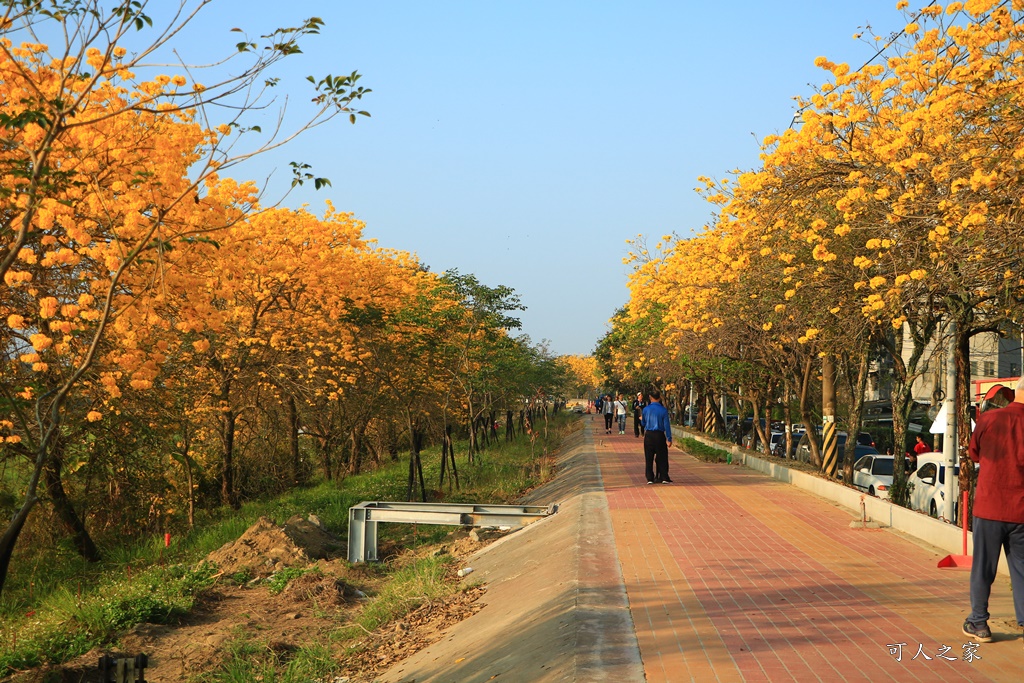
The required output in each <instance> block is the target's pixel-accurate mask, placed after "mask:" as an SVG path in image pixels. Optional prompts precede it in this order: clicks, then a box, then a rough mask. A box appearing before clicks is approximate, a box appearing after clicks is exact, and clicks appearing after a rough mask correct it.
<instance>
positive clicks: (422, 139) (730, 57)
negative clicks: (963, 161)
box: [154, 0, 916, 354]
mask: <svg viewBox="0 0 1024 683" xmlns="http://www.w3.org/2000/svg"><path fill="white" fill-rule="evenodd" d="M162 1H163V0H161V2H162ZM168 4H170V3H168ZM914 8H916V5H915V6H912V9H914ZM311 16H318V17H321V18H322V19H323V20H324V21H325V22H326V25H325V27H324V29H323V31H322V33H321V35H320V36H314V37H311V38H309V39H308V40H307V41H306V42H305V43H304V45H303V51H304V54H303V55H301V56H299V57H297V58H294V59H289V60H286V61H287V63H288V64H287V68H286V69H283V70H282V71H281V72H280V73H279V74H278V75H280V76H281V78H282V83H281V85H280V86H279V88H278V90H279V91H281V94H282V95H284V94H286V93H287V94H288V95H289V107H290V110H291V111H292V112H293V113H296V110H301V108H302V103H303V101H308V94H307V93H308V90H307V88H306V87H305V86H308V85H309V84H308V83H306V82H305V81H304V78H305V76H306V75H324V74H327V73H333V74H344V73H349V72H351V71H354V70H358V71H359V72H360V73H361V74H363V80H362V81H361V83H362V84H363V85H365V86H366V87H369V88H372V89H373V93H371V94H370V95H368V96H367V98H366V99H364V101H363V103H362V106H363V108H365V109H367V110H369V111H370V112H371V114H372V118H371V119H362V120H360V121H359V122H358V124H357V125H355V126H352V125H350V124H348V123H347V121H341V120H340V119H339V120H336V121H334V122H332V123H331V124H329V125H328V126H326V127H321V128H318V129H316V130H315V131H313V132H311V133H308V134H307V135H305V136H304V137H302V138H300V139H299V140H297V141H296V142H294V143H292V144H290V145H289V146H288V147H287V148H286V149H283V150H281V151H279V152H275V153H273V154H271V155H268V156H266V157H263V158H260V159H259V160H256V161H254V162H252V163H251V164H249V165H248V166H243V167H240V168H238V169H237V170H236V171H235V172H234V174H233V175H234V176H235V177H236V178H243V177H249V178H253V179H263V178H265V177H266V176H267V175H268V174H269V173H271V172H272V171H274V177H273V179H272V180H271V183H270V195H271V196H273V195H274V194H275V193H276V194H277V195H280V193H281V192H282V191H283V190H284V189H285V188H286V186H287V180H288V174H287V171H286V169H287V165H288V162H289V161H293V160H296V161H302V162H305V163H308V164H311V165H312V166H313V168H314V170H315V171H316V174H317V175H319V176H325V177H327V178H329V179H330V180H331V183H332V186H331V187H330V188H327V189H326V190H321V191H320V192H314V191H313V190H312V189H311V188H310V189H307V188H305V187H303V188H299V191H297V192H294V193H293V194H292V195H290V196H289V197H288V198H287V199H286V202H285V203H286V204H287V205H290V206H299V205H301V204H303V203H308V204H309V205H310V208H311V209H313V210H316V211H320V210H321V207H322V206H323V200H324V199H327V198H329V199H331V200H332V201H333V202H334V203H335V205H336V206H337V207H338V208H339V209H341V210H345V211H351V212H353V213H354V214H355V215H356V217H357V218H359V219H361V220H363V221H365V223H366V234H367V236H368V237H372V238H375V239H377V240H378V241H379V243H380V244H381V245H382V246H386V247H393V248H397V249H404V250H408V251H412V252H416V253H417V254H418V256H419V258H420V259H421V261H423V262H424V263H426V264H427V265H429V266H430V267H431V269H432V270H434V271H443V270H446V269H448V268H458V269H459V270H460V271H461V272H463V273H474V274H476V275H477V276H478V277H479V278H480V280H481V281H482V282H484V283H485V284H488V285H491V286H495V285H499V284H500V285H508V286H510V287H513V288H514V289H515V290H516V291H517V293H518V294H519V295H520V297H521V298H522V301H523V303H524V304H525V305H526V306H527V308H528V310H527V311H525V312H523V314H522V316H521V317H522V321H523V331H524V332H526V333H527V334H529V335H530V336H531V338H532V339H533V340H534V341H540V340H541V339H548V340H550V344H551V350H552V351H554V352H555V353H558V354H564V353H578V354H583V353H589V352H590V351H592V350H593V348H594V345H595V344H596V342H597V340H598V339H599V338H600V337H601V336H602V335H603V334H604V333H605V332H606V331H607V322H608V319H609V318H610V317H611V315H612V314H613V313H614V311H615V309H616V308H617V307H619V306H621V305H623V304H624V303H625V302H626V300H627V299H628V291H627V290H626V287H625V283H626V278H627V275H628V272H629V271H628V267H627V266H624V265H623V264H622V258H623V257H624V256H625V255H626V254H627V252H628V249H629V247H628V245H627V244H626V240H627V239H629V238H631V237H634V236H636V235H638V234H643V235H647V236H651V237H652V238H654V239H657V238H658V237H660V236H661V235H663V234H667V233H672V232H675V233H677V234H679V235H681V236H688V235H691V234H693V232H694V231H697V230H699V229H700V228H701V227H702V226H703V225H704V224H705V223H706V222H707V221H708V220H709V217H710V215H711V208H710V207H709V205H707V204H705V203H704V202H703V200H701V199H700V197H699V196H698V195H697V194H696V193H695V192H694V191H693V188H694V187H696V185H697V181H696V178H697V176H699V175H710V176H722V175H725V174H727V173H728V172H729V171H730V170H732V169H735V168H740V169H748V168H752V167H754V166H756V165H757V162H758V158H757V157H758V146H757V140H760V139H762V138H763V137H764V136H765V135H768V134H770V133H774V132H778V131H780V130H782V129H784V128H786V127H787V126H788V125H789V123H790V121H791V119H792V116H793V111H794V105H793V100H792V97H793V96H795V95H799V94H804V95H806V94H808V93H809V92H811V87H810V85H809V84H818V83H821V82H822V81H823V80H824V78H823V77H824V72H822V71H820V70H819V69H816V68H815V67H814V66H813V61H814V58H815V57H817V56H819V55H824V56H827V57H829V58H830V59H831V60H832V61H835V62H842V61H847V62H850V64H851V66H852V67H857V66H860V65H861V64H862V63H863V62H864V61H866V60H867V59H868V58H869V57H870V56H871V55H872V54H873V49H872V48H870V47H869V46H868V45H865V44H864V43H863V42H860V41H856V40H854V39H853V38H852V36H853V34H854V33H858V32H860V30H861V28H859V27H863V26H864V25H865V24H870V25H871V26H872V27H873V28H874V30H875V32H876V33H878V34H882V35H886V34H888V33H890V32H892V31H898V30H900V29H901V28H902V27H903V26H904V24H905V23H906V21H905V19H904V17H903V15H902V14H901V13H900V12H897V11H896V10H895V0H859V1H858V2H825V1H816V2H812V1H810V0H804V1H797V0H792V1H790V0H778V1H776V2H771V3H768V2H754V1H741V0H737V1H734V2H732V3H728V4H720V3H711V2H690V1H687V2H642V1H641V2H635V1H634V2H628V3H627V2H600V1H592V2H578V1H573V2H559V1H556V0H548V1H547V2H537V1H530V0H521V1H517V2H511V1H506V2H496V1H493V0H492V1H484V0H477V1H475V2H468V1H466V2H429V3H427V2H361V3H348V2H339V1H334V0H332V1H330V2H324V1H319V2H312V1H309V0H291V2H268V1H266V0H245V1H242V0H217V2H215V3H214V4H213V5H212V6H211V7H209V8H207V9H204V10H203V11H202V13H201V14H200V16H199V18H198V20H197V21H196V22H195V24H194V25H193V26H192V27H190V29H189V31H187V32H185V33H184V34H183V35H182V36H181V37H180V39H179V40H178V41H177V42H176V45H177V46H178V49H179V52H180V53H181V54H182V55H183V56H188V55H190V54H194V55H203V54H204V51H206V50H210V49H213V48H214V47H217V46H220V45H223V46H225V48H229V47H230V46H231V45H234V43H235V42H237V40H238V34H237V33H230V32H229V30H230V29H231V28H232V27H241V28H244V29H246V30H247V31H248V32H249V33H250V34H251V35H257V34H259V33H265V32H269V31H270V30H272V29H273V28H276V27H278V26H283V25H291V24H294V23H295V22H296V21H298V20H301V19H305V18H308V17H311ZM154 17H156V15H154ZM263 127H264V130H266V129H267V126H266V125H264V126H263ZM275 169H276V171H275Z"/></svg>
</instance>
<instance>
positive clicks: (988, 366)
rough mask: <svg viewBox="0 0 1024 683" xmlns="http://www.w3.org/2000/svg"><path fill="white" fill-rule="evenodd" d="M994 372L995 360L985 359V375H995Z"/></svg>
mask: <svg viewBox="0 0 1024 683" xmlns="http://www.w3.org/2000/svg"><path fill="white" fill-rule="evenodd" d="M995 374H996V362H995V361H994V360H987V361H985V376H986V377H995Z"/></svg>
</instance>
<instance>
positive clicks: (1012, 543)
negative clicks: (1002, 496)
mask: <svg viewBox="0 0 1024 683" xmlns="http://www.w3.org/2000/svg"><path fill="white" fill-rule="evenodd" d="M1000 550H1002V551H1004V552H1005V553H1006V563H1007V566H1009V568H1010V587H1011V588H1012V590H1013V609H1014V611H1015V612H1016V613H1017V623H1018V624H1021V625H1024V524H1014V523H1013V522H997V521H994V520H991V519H982V518H981V517H975V518H974V560H973V561H972V563H971V614H970V616H969V617H967V621H969V622H971V623H972V624H983V623H985V622H987V621H988V618H989V613H988V598H989V595H991V593H992V582H993V581H995V578H996V568H997V567H998V566H999V551H1000Z"/></svg>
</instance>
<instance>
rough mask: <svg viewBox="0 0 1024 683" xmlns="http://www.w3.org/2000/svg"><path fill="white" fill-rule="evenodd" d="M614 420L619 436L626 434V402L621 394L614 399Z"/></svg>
mask: <svg viewBox="0 0 1024 683" xmlns="http://www.w3.org/2000/svg"><path fill="white" fill-rule="evenodd" d="M615 420H616V421H617V422H618V423H619V434H625V433H626V402H625V401H623V400H622V394H619V395H618V396H616V397H615Z"/></svg>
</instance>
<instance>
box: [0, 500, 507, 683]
mask: <svg viewBox="0 0 1024 683" xmlns="http://www.w3.org/2000/svg"><path fill="white" fill-rule="evenodd" d="M500 535H501V534H496V533H472V534H467V533H466V532H465V531H462V530H458V531H455V532H453V533H452V534H451V535H450V536H449V539H448V540H447V541H446V543H445V544H444V545H442V546H441V547H436V546H435V547H431V548H421V549H420V550H419V551H418V552H417V553H416V554H417V555H422V554H425V553H450V554H452V555H453V556H455V557H457V558H461V557H465V556H467V555H469V554H471V553H472V552H474V551H475V550H477V549H478V548H480V547H481V546H482V545H483V544H485V543H487V542H489V541H490V540H493V539H494V538H496V537H498V536H500ZM380 552H381V554H382V556H385V557H386V556H388V555H389V554H390V555H391V556H392V558H394V561H397V562H401V561H402V558H401V557H396V555H397V554H398V552H399V550H398V549H397V548H395V547H390V548H389V547H386V546H383V544H382V547H381V548H380ZM407 554H409V555H410V556H411V553H407ZM343 556H344V544H343V543H342V542H341V541H340V539H338V538H337V537H335V536H333V535H331V534H330V533H328V532H327V531H325V530H324V529H322V528H321V527H320V526H319V522H318V521H317V520H316V519H315V518H311V519H303V518H301V517H293V518H292V519H290V520H288V522H287V523H286V524H285V525H284V526H283V527H279V526H277V525H275V524H274V523H273V522H272V521H271V520H269V519H266V518H262V519H260V520H259V521H258V522H257V523H256V524H255V525H253V526H252V527H251V528H250V529H248V530H247V531H246V532H245V533H244V534H243V535H242V536H241V537H240V538H239V539H238V540H237V541H235V542H234V543H230V544H227V545H225V546H224V547H222V548H220V549H218V550H216V551H215V552H213V553H211V554H210V555H209V556H208V557H207V560H209V561H211V562H215V563H217V565H218V568H219V574H218V576H219V577H220V580H219V581H218V583H217V584H216V585H215V586H214V587H213V588H211V589H209V590H208V591H207V592H205V593H204V594H203V595H202V596H201V600H200V602H199V604H198V606H197V608H196V609H195V610H194V611H193V612H192V613H191V614H190V615H189V616H188V617H186V618H185V619H184V620H182V621H181V622H180V623H178V624H175V625H157V624H140V625H139V626H137V627H135V628H134V629H133V630H132V631H131V632H129V633H127V634H126V635H125V636H124V637H123V638H122V639H121V641H120V643H119V646H118V647H117V648H116V649H107V650H102V651H101V650H99V649H96V650H93V651H90V652H89V653H87V654H85V655H83V656H81V657H79V658H77V659H75V660H72V661H70V662H67V663H65V664H63V665H60V666H53V667H43V668H40V669H34V670H31V671H25V672H21V673H18V674H15V675H13V676H10V677H8V678H7V679H5V681H7V682H9V683H56V682H57V681H67V682H71V681H74V682H76V683H78V682H82V683H99V682H100V681H101V677H100V675H99V672H98V662H99V659H100V657H101V656H102V655H103V654H110V655H112V656H115V657H118V656H121V657H124V656H134V655H136V654H139V653H145V654H146V655H147V657H148V660H149V664H148V666H147V668H146V671H145V677H146V680H147V681H149V682H150V683H171V682H174V683H178V682H183V681H196V680H204V679H206V678H207V677H208V675H209V674H210V673H211V672H213V671H214V670H216V669H217V667H218V666H219V665H221V664H222V663H223V662H224V661H225V658H226V657H228V656H230V644H231V642H232V641H234V640H237V639H240V638H247V639H249V640H251V641H256V642H260V643H265V644H266V647H267V648H268V649H269V650H270V651H272V652H273V653H274V654H275V656H276V657H277V658H278V660H279V661H281V662H287V661H288V659H289V655H290V653H293V652H294V651H295V650H297V649H299V648H300V647H302V646H304V645H307V644H309V643H311V642H316V641H320V642H327V641H328V634H329V633H330V632H331V631H332V630H335V629H337V628H339V626H341V625H343V624H346V623H350V622H352V620H353V617H354V616H355V615H356V613H357V612H358V610H359V609H361V606H362V604H363V603H364V601H365V599H366V598H365V596H366V595H372V594H373V593H374V592H375V591H376V590H377V588H379V586H380V585H381V583H382V582H383V581H384V580H385V579H384V578H382V577H381V576H380V575H379V573H378V572H376V571H375V570H374V569H373V568H372V567H368V566H367V565H362V564H360V565H349V564H348V563H347V562H345V561H343V560H341V559H337V558H338V557H343ZM284 567H298V568H316V569H318V570H319V571H316V572H310V573H306V574H303V575H302V576H300V577H298V578H296V579H293V580H292V581H291V582H289V583H288V585H287V587H286V588H285V589H284V590H283V591H282V592H280V593H279V594H276V595H274V594H272V593H271V591H270V588H269V587H268V585H267V582H266V581H265V580H264V579H266V578H267V577H269V576H271V575H273V574H274V573H275V572H276V571H279V570H280V569H282V568H284ZM456 569H457V568H455V567H453V568H452V570H451V576H450V577H449V578H450V580H451V581H452V584H453V585H454V584H455V583H456V582H458V581H459V578H458V577H457V576H456ZM240 576H241V577H246V579H247V580H246V582H245V583H243V584H242V585H236V584H235V583H231V582H229V581H228V580H227V579H228V578H234V579H236V580H237V579H238V577H240ZM250 577H251V578H250ZM483 592H484V588H483V587H475V588H470V589H468V590H465V591H462V592H457V593H456V594H455V595H454V596H453V597H452V598H451V599H449V600H445V601H443V602H442V601H435V602H428V603H426V604H424V605H421V606H420V607H418V608H416V609H415V610H413V611H412V612H410V613H409V614H407V615H406V616H405V617H403V618H402V619H400V620H399V621H397V622H395V623H391V624H386V625H384V626H383V627H381V628H380V629H378V630H377V631H375V632H367V634H366V637H365V638H363V639H361V640H360V641H359V642H357V643H351V642H350V643H347V644H346V645H347V646H348V648H349V649H348V652H349V654H347V655H346V656H344V658H343V659H342V652H340V651H339V652H337V653H336V656H338V657H339V661H340V662H341V664H342V666H343V669H344V670H343V675H341V676H339V677H338V678H336V679H333V680H338V681H349V682H350V683H359V682H361V681H372V680H373V679H374V677H375V675H376V674H378V673H380V672H382V671H385V670H386V669H387V668H388V667H390V666H391V665H393V664H394V663H395V662H398V661H401V660H402V659H404V658H405V657H408V656H410V655H412V654H413V653H415V652H417V651H418V650H420V649H422V648H424V647H426V646H427V645H429V644H431V643H433V642H434V641H436V640H438V639H440V638H441V637H443V635H444V632H445V630H446V629H447V628H448V627H449V626H451V625H452V624H455V623H457V622H459V621H461V620H462V619H465V618H466V617H468V616H470V615H471V614H473V613H475V612H476V611H478V610H479V609H480V605H479V604H478V603H477V599H478V598H479V597H480V596H481V595H482V594H483Z"/></svg>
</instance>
